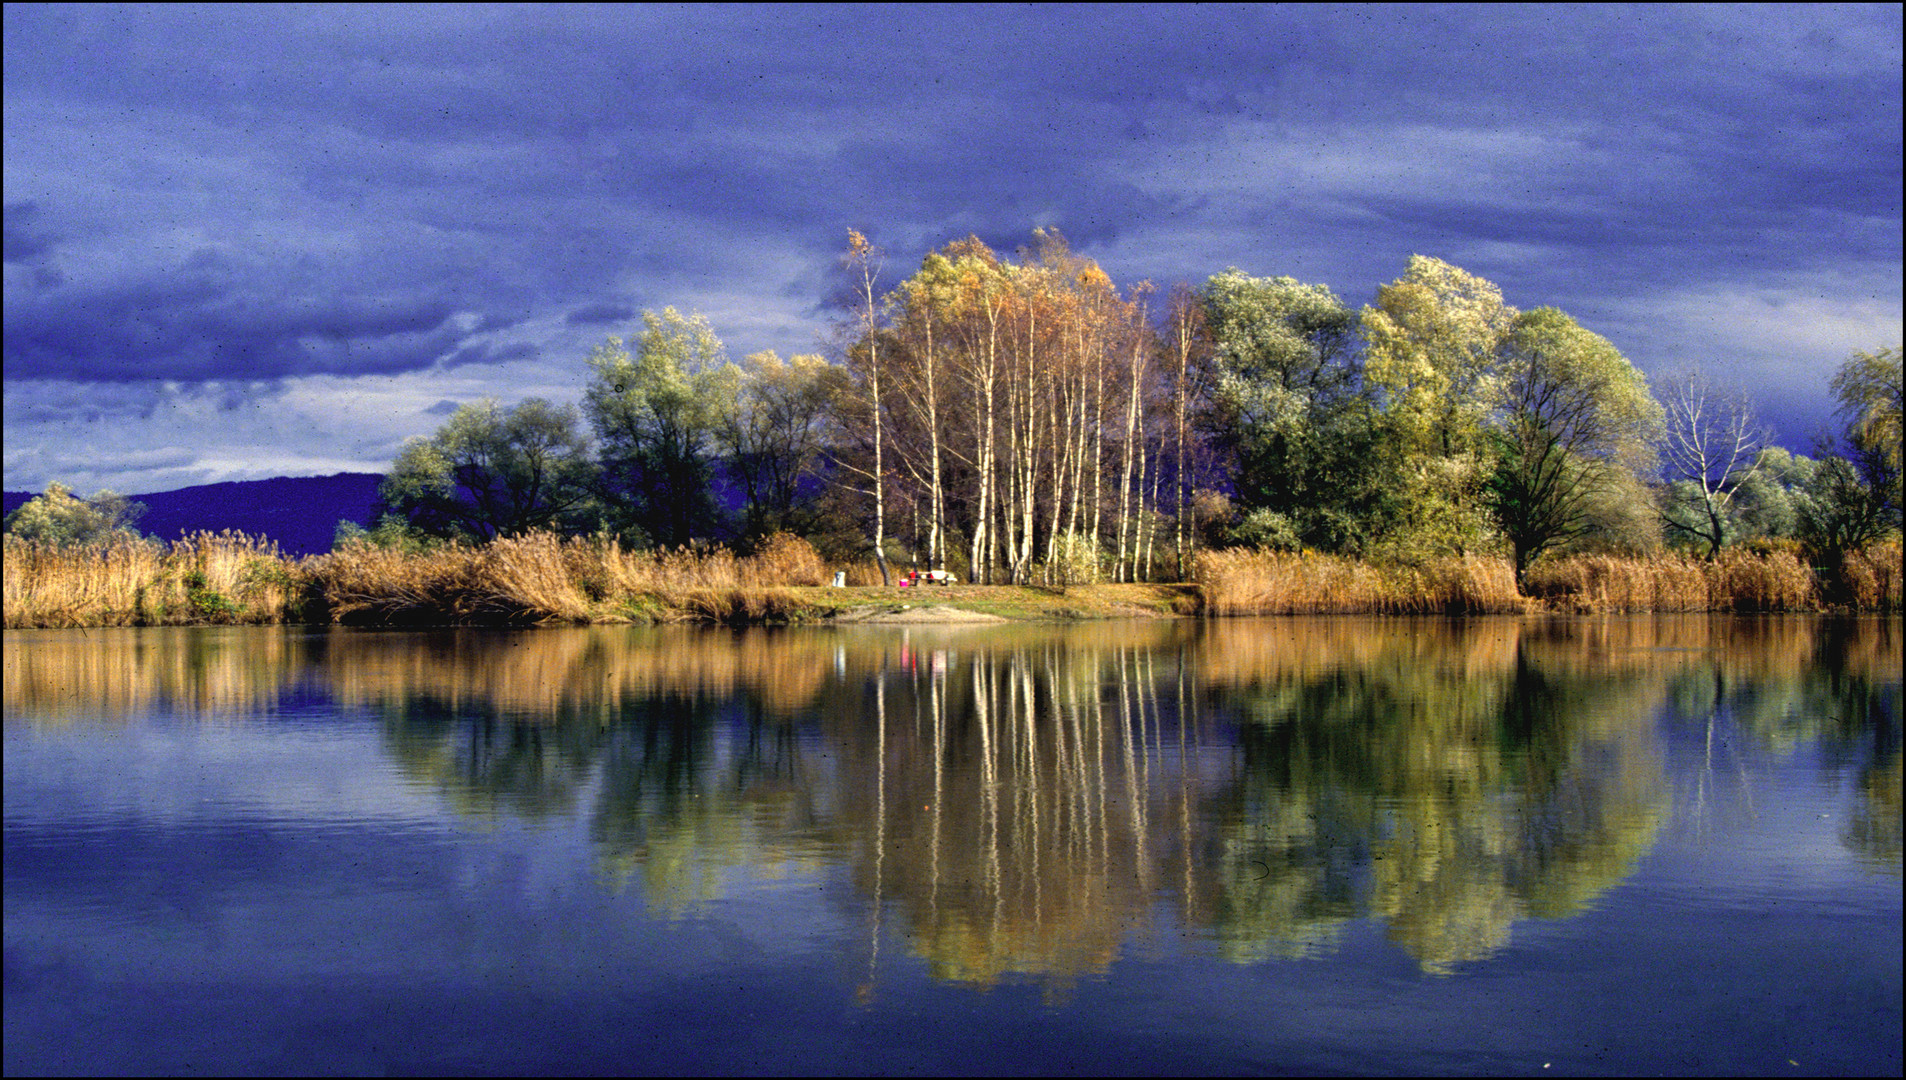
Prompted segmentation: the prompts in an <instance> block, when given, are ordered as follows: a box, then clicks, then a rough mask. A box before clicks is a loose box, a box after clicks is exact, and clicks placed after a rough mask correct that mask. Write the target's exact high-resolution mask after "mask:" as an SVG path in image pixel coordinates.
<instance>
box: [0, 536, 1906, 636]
mask: <svg viewBox="0 0 1906 1080" xmlns="http://www.w3.org/2000/svg"><path fill="white" fill-rule="evenodd" d="M1900 558H1901V550H1900V544H1899V542H1898V541H1897V540H1892V541H1888V542H1886V543H1883V544H1879V545H1876V546H1873V547H1871V548H1867V549H1863V550H1861V551H1857V552H1853V553H1850V554H1848V555H1846V556H1845V557H1844V558H1843V559H1842V560H1841V561H1840V564H1839V566H1838V567H1837V569H1832V570H1829V569H1828V568H1825V567H1813V566H1810V565H1808V564H1807V561H1806V559H1805V558H1804V557H1803V552H1802V551H1801V550H1800V549H1798V548H1796V547H1793V546H1791V545H1789V546H1778V545H1750V546H1742V547H1737V548H1729V549H1727V550H1725V551H1723V552H1721V553H1720V554H1719V555H1718V556H1717V557H1716V558H1713V559H1703V558H1697V557H1694V556H1689V555H1682V554H1673V553H1659V554H1655V555H1652V556H1648V557H1619V556H1612V555H1571V556H1562V557H1555V558H1550V559H1545V560H1541V561H1538V562H1536V563H1535V564H1534V565H1532V566H1531V567H1530V568H1529V569H1528V571H1527V573H1526V575H1525V579H1524V582H1523V585H1522V586H1521V587H1520V588H1518V587H1517V584H1516V574H1515V567H1514V564H1513V562H1512V560H1510V559H1508V558H1505V557H1482V556H1470V557H1466V558H1443V559H1432V560H1427V561H1425V562H1422V563H1419V564H1414V565H1411V564H1403V563H1391V564H1385V563H1378V562H1367V561H1362V560H1358V559H1353V558H1347V557H1344V556H1335V555H1318V554H1314V553H1308V552H1295V553H1292V552H1283V551H1276V550H1269V549H1262V548H1256V549H1245V548H1230V549H1222V550H1211V551H1204V552H1200V553H1199V555H1198V558H1197V562H1196V567H1195V580H1194V581H1193V582H1192V583H1189V584H1184V585H1165V584H1141V583H1123V584H1121V583H1095V584H1084V585H1071V586H1041V587H1020V586H1010V585H1000V586H975V585H970V584H969V585H958V586H954V587H951V588H938V587H933V586H920V587H917V588H893V587H881V586H880V584H879V582H880V575H879V570H878V568H877V567H876V566H874V565H873V564H872V563H871V562H867V563H863V564H859V565H855V566H849V567H842V568H840V569H839V572H840V573H842V574H843V575H844V577H845V580H846V587H845V588H833V587H830V582H831V581H832V579H833V577H834V574H835V573H836V570H835V568H833V567H830V566H829V565H828V564H827V563H825V562H824V561H823V560H822V558H821V556H820V555H819V554H818V553H817V552H816V551H815V549H814V548H813V546H812V545H810V544H809V543H808V542H807V541H805V540H802V539H801V538H799V537H796V536H793V535H791V534H787V533H782V534H777V535H775V536H774V537H771V538H770V539H769V540H768V541H767V542H765V543H763V544H761V545H759V546H758V548H757V550H756V551H755V553H754V554H752V555H747V556H739V555H736V554H735V553H733V552H732V551H729V550H727V549H725V548H708V549H699V550H697V549H686V548H684V549H675V550H666V551H657V550H649V551H634V550H629V549H627V548H625V547H623V546H622V545H621V544H620V543H619V542H617V541H616V540H614V539H613V538H607V537H562V536H558V535H556V534H553V533H546V532H537V533H530V534H528V535H524V536H517V537H503V538H500V539H497V540H494V541H492V542H490V543H488V544H483V545H475V544H457V543H444V544H435V545H417V546H411V547H402V546H379V545H377V544H374V543H370V542H367V541H358V542H355V543H346V544H343V545H341V546H340V547H339V548H338V549H337V550H334V551H332V552H330V553H328V554H325V555H316V556H307V557H305V558H301V559H291V558H287V557H285V556H284V555H282V554H281V553H280V552H279V551H278V549H277V547H276V546H275V545H273V544H272V543H271V542H269V541H266V540H261V539H258V538H255V537H251V536H246V535H244V534H240V533H231V532H227V533H218V534H213V533H200V534H198V535H196V536H188V537H184V538H182V539H180V540H177V541H174V542H172V543H170V544H167V543H162V542H160V541H156V540H152V539H149V538H137V537H132V536H128V535H123V534H122V535H119V536H117V537H114V538H112V539H109V540H105V541H101V542H96V543H90V544H59V543H53V542H49V541H39V540H27V539H22V538H20V537H15V536H9V537H7V538H6V542H5V622H6V626H7V627H8V628H9V629H18V628H25V627H87V626H176V625H213V624H244V623H252V624H259V623H284V622H297V623H306V622H308V623H345V624H354V625H373V626H395V625H485V624H492V625H523V624H536V623H588V622H642V623H649V622H705V623H729V624H741V623H748V624H753V623H789V622H804V621H816V620H822V619H826V618H829V617H832V616H835V615H838V614H841V613H843V612H847V611H851V610H853V609H855V608H864V607H871V606H898V605H901V604H914V605H918V604H928V603H937V604H946V605H949V606H953V607H958V608H964V609H966V610H973V611H983V612H987V613H990V614H998V615H1004V616H1006V617H1009V618H1020V619H1039V618H1093V617H1119V616H1126V617H1130V616H1140V617H1143V616H1170V615H1193V614H1205V615H1213V616H1227V615H1288V614H1350V613H1382V614H1399V615H1401V614H1501V613H1519V614H1537V613H1543V612H1556V613H1593V612H1637V611H1722V612H1824V611H1891V612H1897V611H1899V610H1901V571H1900Z"/></svg>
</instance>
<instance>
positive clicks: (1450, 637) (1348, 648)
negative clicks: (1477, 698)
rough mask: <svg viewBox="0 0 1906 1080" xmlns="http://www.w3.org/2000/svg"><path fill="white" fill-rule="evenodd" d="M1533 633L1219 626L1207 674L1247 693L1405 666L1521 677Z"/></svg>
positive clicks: (1378, 622)
mask: <svg viewBox="0 0 1906 1080" xmlns="http://www.w3.org/2000/svg"><path fill="white" fill-rule="evenodd" d="M1527 626H1528V624H1527V623H1525V622H1523V621H1521V620H1516V619H1509V618H1497V619H1483V620H1474V621H1448V620H1428V619H1407V620H1389V619H1378V618H1349V619H1280V620H1277V621H1275V622H1270V623H1262V622H1245V623H1239V622H1232V621H1229V620H1217V621H1214V622H1212V623H1210V624H1208V625H1207V626H1205V627H1204V628H1203V632H1202V634H1201V635H1200V638H1201V640H1200V647H1199V650H1198V654H1197V655H1198V661H1199V663H1200V671H1199V674H1200V676H1201V677H1202V679H1203V681H1204V682H1206V683H1207V684H1211V685H1224V686H1245V685H1249V684H1253V683H1261V682H1268V681H1275V680H1279V679H1284V678H1288V677H1291V676H1318V675H1325V674H1328V673H1330V672H1332V671H1340V670H1359V671H1361V670H1369V669H1374V668H1391V667H1397V666H1404V667H1418V666H1424V665H1428V666H1432V667H1434V668H1435V669H1437V670H1439V671H1444V672H1448V673H1450V674H1452V675H1457V676H1462V675H1471V674H1489V673H1500V672H1504V671H1510V670H1513V669H1514V667H1515V663H1516V655H1517V644H1518V642H1519V641H1520V640H1521V635H1522V633H1523V632H1524V631H1525V629H1526V627H1527Z"/></svg>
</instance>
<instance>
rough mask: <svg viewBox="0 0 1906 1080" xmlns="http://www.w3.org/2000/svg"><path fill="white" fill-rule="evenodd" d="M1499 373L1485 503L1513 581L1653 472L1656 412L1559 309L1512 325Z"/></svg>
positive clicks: (1618, 363)
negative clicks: (1605, 502)
mask: <svg viewBox="0 0 1906 1080" xmlns="http://www.w3.org/2000/svg"><path fill="white" fill-rule="evenodd" d="M1501 369H1502V375H1503V379H1504V392H1503V403H1502V415H1501V417H1500V420H1499V422H1498V424H1497V425H1496V426H1495V427H1494V429H1493V432H1492V437H1493V441H1494V442H1495V445H1496V450H1497V455H1496V460H1495V467H1494V469H1493V471H1492V472H1491V474H1490V476H1489V480H1488V484H1487V503H1488V506H1489V509H1490V511H1491V513H1492V514H1493V515H1494V516H1495V520H1496V523H1497V525H1498V526H1499V527H1500V528H1501V530H1502V534H1503V536H1504V537H1505V538H1506V539H1507V540H1508V541H1509V546H1510V549H1511V552H1512V554H1513V556H1514V559H1515V572H1516V581H1517V583H1518V584H1519V583H1520V582H1521V581H1522V576H1523V572H1524V571H1526V570H1527V569H1528V566H1529V563H1530V562H1531V561H1532V560H1534V559H1535V557H1536V556H1538V555H1540V554H1541V553H1542V552H1544V551H1546V550H1548V549H1549V548H1551V547H1553V546H1555V545H1558V544H1562V543H1565V542H1567V541H1570V540H1574V539H1577V538H1579V537H1582V536H1585V535H1587V534H1588V533H1589V532H1591V531H1592V530H1593V529H1594V528H1595V527H1596V515H1595V512H1594V511H1595V508H1596V496H1597V495H1601V494H1605V493H1607V492H1610V491H1614V490H1616V489H1618V488H1621V487H1624V486H1625V487H1629V488H1633V487H1634V486H1635V478H1636V477H1637V476H1638V475H1640V474H1642V473H1650V472H1652V471H1653V467H1652V466H1653V459H1654V446H1655V444H1656V442H1657V441H1658V440H1659V439H1660V437H1661V430H1662V410H1661V406H1660V405H1659V404H1658V403H1656V401H1655V400H1654V397H1653V396H1652V395H1650V394H1649V392H1648V382H1647V380H1646V379H1645V378H1643V377H1642V375H1641V373H1640V372H1639V371H1636V370H1635V368H1634V366H1633V365H1632V364H1630V363H1629V362H1628V360H1627V358H1625V357H1623V356H1622V355H1621V353H1620V352H1619V351H1618V350H1617V349H1616V348H1615V347H1614V346H1613V345H1612V344H1610V343H1609V342H1608V340H1607V339H1606V338H1604V337H1602V336H1601V335H1599V334H1595V333H1593V332H1591V331H1588V330H1585V329H1583V328H1582V327H1581V326H1580V325H1578V324H1577V323H1576V322H1575V320H1574V319H1571V318H1569V316H1568V315H1566V314H1565V313H1563V312H1561V311H1559V310H1557V309H1555V308H1550V307H1545V308H1537V309H1536V310H1534V311H1530V312H1526V313H1524V314H1522V315H1520V316H1518V317H1517V318H1516V320H1515V324H1514V326H1513V328H1512V329H1511V330H1510V332H1509V335H1508V337H1507V339H1506V340H1505V342H1504V348H1503V355H1502V358H1501Z"/></svg>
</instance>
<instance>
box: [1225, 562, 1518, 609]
mask: <svg viewBox="0 0 1906 1080" xmlns="http://www.w3.org/2000/svg"><path fill="white" fill-rule="evenodd" d="M1194 577H1195V578H1196V580H1197V582H1198V585H1199V587H1200V588H1201V589H1202V590H1203V592H1204V602H1205V610H1206V611H1209V612H1211V613H1212V614H1216V615H1328V614H1359V613H1381V614H1397V615H1403V614H1498V613H1511V612H1520V611H1524V610H1526V609H1527V607H1528V605H1527V602H1526V601H1524V599H1523V598H1522V596H1521V595H1520V594H1519V593H1517V592H1516V587H1515V571H1514V568H1513V567H1511V566H1510V564H1509V562H1508V561H1507V560H1505V559H1491V558H1483V557H1480V556H1470V557H1466V558H1460V559H1457V558H1451V559H1436V560H1431V561H1430V562H1427V563H1425V564H1423V565H1422V566H1404V565H1393V566H1384V565H1379V564H1376V563H1367V562H1362V561H1360V560H1356V559H1349V558H1342V557H1339V556H1335V555H1314V554H1311V553H1309V552H1302V553H1291V552H1281V551H1263V550H1250V549H1244V548H1230V549H1226V550H1222V551H1204V552H1200V553H1199V554H1198V560H1197V567H1196V572H1195V574H1194Z"/></svg>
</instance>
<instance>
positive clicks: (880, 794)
mask: <svg viewBox="0 0 1906 1080" xmlns="http://www.w3.org/2000/svg"><path fill="white" fill-rule="evenodd" d="M874 723H875V731H876V734H875V736H874V752H875V759H874V902H873V905H872V907H871V908H870V909H869V910H868V915H869V924H868V927H867V983H866V986H865V987H864V988H863V990H862V993H861V997H862V999H863V1002H865V1001H871V1000H872V997H873V989H874V975H875V973H876V972H877V971H878V969H879V966H880V905H881V901H882V900H883V899H884V897H883V896H882V888H881V886H882V884H883V881H884V877H885V873H886V858H887V664H886V658H885V657H882V658H881V664H880V674H879V675H878V676H876V677H875V682H874Z"/></svg>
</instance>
